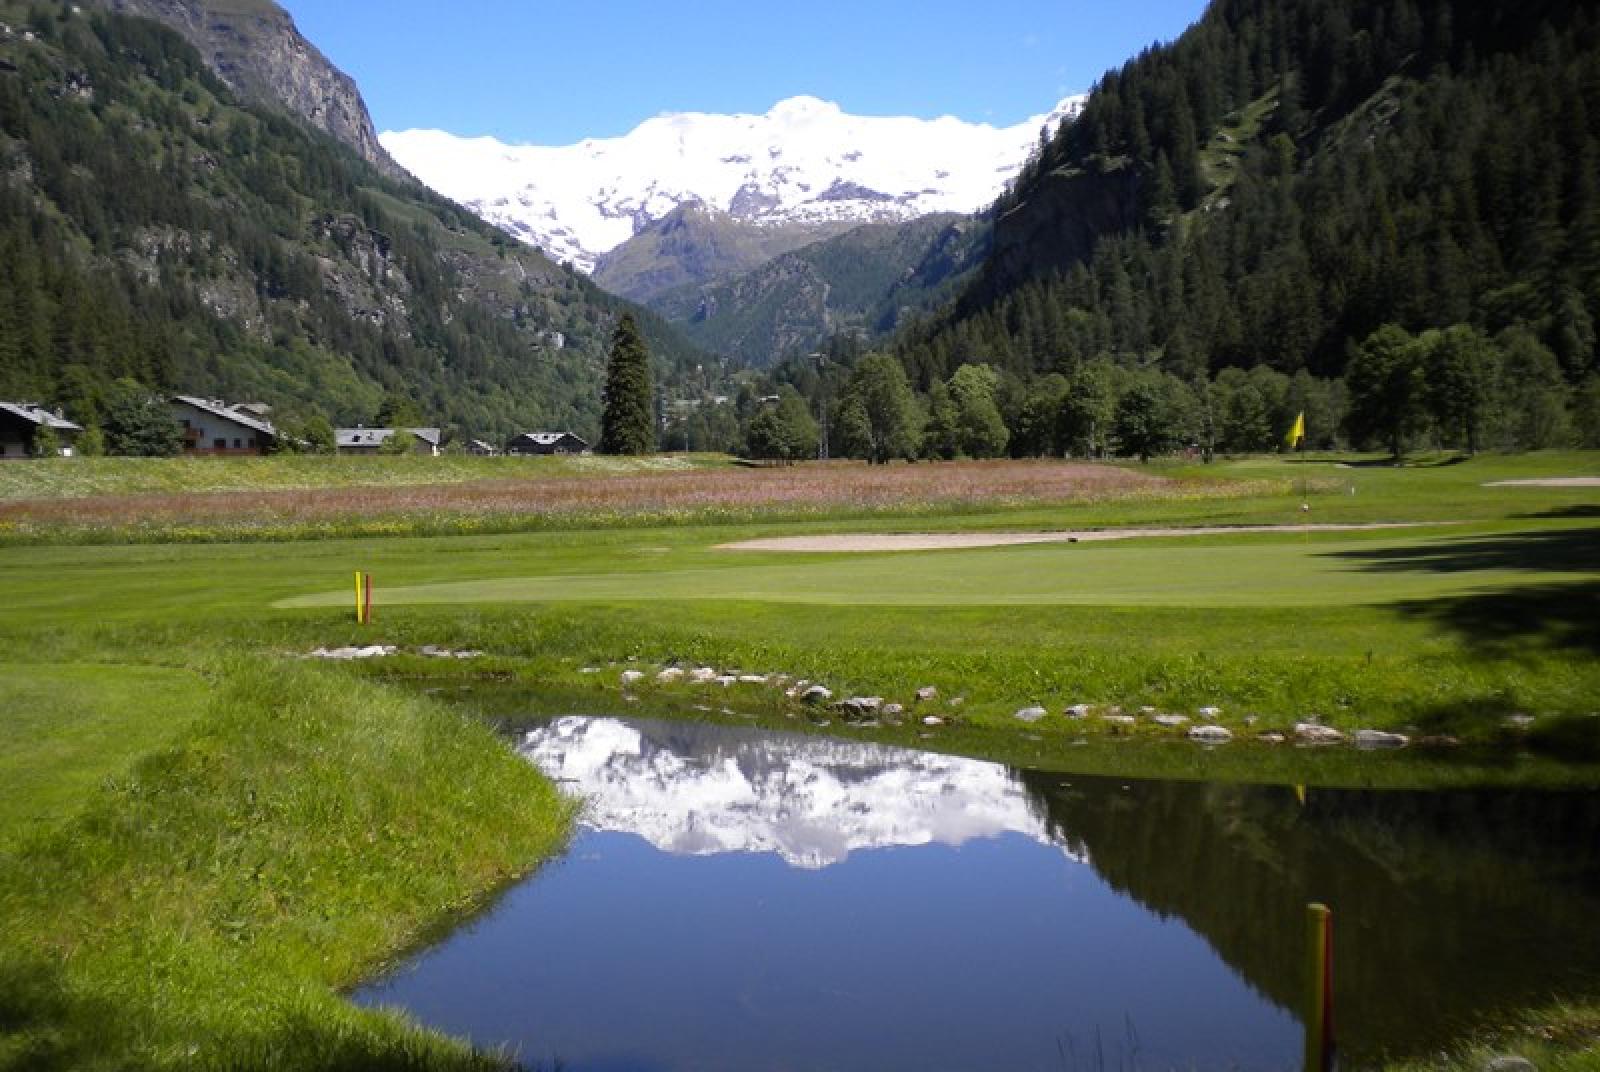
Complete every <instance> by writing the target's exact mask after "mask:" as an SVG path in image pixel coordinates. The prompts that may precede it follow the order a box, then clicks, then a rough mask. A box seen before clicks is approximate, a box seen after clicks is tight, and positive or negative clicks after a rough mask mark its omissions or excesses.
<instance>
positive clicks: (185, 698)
mask: <svg viewBox="0 0 1600 1072" xmlns="http://www.w3.org/2000/svg"><path fill="white" fill-rule="evenodd" d="M206 700H207V691H206V685H205V682H204V681H202V680H201V678H200V677H199V675H197V674H193V673H190V672H188V671H185V670H168V669H164V668H161V667H153V666H81V665H79V666H63V665H55V664H20V665H18V664H10V665H0V734H3V735H4V738H5V742H6V743H5V747H4V748H3V749H0V845H3V844H4V843H5V842H8V841H11V840H13V839H16V838H20V837H25V836H27V835H30V834H34V833H38V832H40V831H42V830H45V829H47V828H49V827H52V826H55V825H57V824H59V823H61V822H63V821H65V820H66V819H67V818H69V817H70V816H72V815H73V814H75V813H76V812H78V811H79V810H80V809H81V808H82V807H83V806H84V804H85V802H86V801H88V800H90V799H92V798H93V796H94V791H95V789H96V787H97V786H99V785H100V784H101V783H102V782H103V781H104V780H105V779H107V778H110V777H115V776H120V775H125V774H127V773H128V771H129V769H130V768H131V767H132V766H133V764H134V762H135V761H136V760H137V759H139V757H141V756H143V755H144V754H145V753H147V752H151V751H154V750H155V749H157V748H160V747H162V746H163V745H166V744H168V743H169V742H171V741H173V740H175V739H176V738H177V737H178V736H179V735H180V734H181V733H182V732H183V731H184V730H185V729H187V728H188V726H189V724H190V723H192V722H193V721H194V720H195V719H196V718H198V717H199V715H200V713H201V711H202V710H204V707H205V703H206Z"/></svg>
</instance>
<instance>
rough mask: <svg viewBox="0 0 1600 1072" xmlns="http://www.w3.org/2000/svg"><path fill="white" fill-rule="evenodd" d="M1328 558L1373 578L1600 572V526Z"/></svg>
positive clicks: (1343, 553)
mask: <svg viewBox="0 0 1600 1072" xmlns="http://www.w3.org/2000/svg"><path fill="white" fill-rule="evenodd" d="M1328 557H1331V558H1341V559H1345V560H1347V561H1350V562H1353V563H1359V564H1361V568H1362V569H1364V570H1366V571H1368V572H1373V573H1409V572H1423V573H1467V572H1471V571H1475V570H1538V571H1539V572H1541V573H1556V572H1559V573H1588V572H1596V573H1600V527H1591V528H1581V529H1562V530H1559V531H1554V532H1546V531H1539V532H1513V533H1507V534H1505V535H1502V536H1476V537H1461V538H1457V539H1445V540H1431V541H1429V542H1427V543H1421V544H1410V545H1407V546H1404V547H1372V548H1358V549H1355V550H1349V551H1330V552H1328Z"/></svg>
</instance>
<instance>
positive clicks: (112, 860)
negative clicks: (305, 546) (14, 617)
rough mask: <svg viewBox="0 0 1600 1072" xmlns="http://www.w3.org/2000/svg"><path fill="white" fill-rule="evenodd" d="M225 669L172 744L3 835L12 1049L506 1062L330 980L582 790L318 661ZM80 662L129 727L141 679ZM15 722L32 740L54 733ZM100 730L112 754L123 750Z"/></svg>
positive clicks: (74, 768)
mask: <svg viewBox="0 0 1600 1072" xmlns="http://www.w3.org/2000/svg"><path fill="white" fill-rule="evenodd" d="M216 676H217V677H218V678H219V679H220V680H221V681H222V682H223V684H222V686H221V687H220V688H219V689H218V690H217V691H216V692H215V693H214V694H213V695H211V696H210V697H209V701H208V702H207V703H206V710H205V713H204V714H203V716H201V717H200V718H199V719H198V720H196V721H195V722H193V723H192V724H191V725H190V727H189V728H188V730H187V731H185V732H183V733H181V735H180V736H179V737H178V739H177V740H176V741H175V742H174V743H173V744H172V745H171V746H170V747H167V748H164V749H157V750H155V751H153V752H151V753H149V754H148V755H147V756H146V757H145V758H144V759H143V760H141V761H140V762H139V763H138V764H137V765H136V766H135V767H134V768H133V770H132V771H131V772H130V773H127V774H125V775H122V776H119V777H115V778H112V779H110V780H108V781H106V782H104V783H103V784H102V785H101V786H100V787H99V788H98V789H97V790H95V791H92V792H88V793H84V794H82V800H81V803H80V807H79V810H78V813H77V814H76V816H75V817H74V818H73V819H71V820H70V821H68V822H67V823H65V824H62V825H59V826H57V827H56V828H54V829H51V830H49V831H47V832H44V833H42V834H37V835H36V836H23V837H21V839H20V841H18V842H15V843H13V845H12V847H11V848H10V849H9V850H8V851H7V852H6V854H5V855H0V864H3V865H4V866H3V868H0V918H4V920H5V921H6V927H5V936H4V939H3V940H0V1068H5V1069H19V1070H20V1069H29V1070H36V1069H50V1068H80V1067H107V1068H111V1067H115V1068H123V1069H127V1068H135V1069H143V1068H150V1069H161V1068H240V1067H250V1068H284V1069H313V1068H329V1069H332V1068H341V1069H348V1068H421V1067H426V1068H477V1067H492V1066H494V1065H495V1064H496V1062H495V1061H493V1060H492V1059H490V1058H488V1057H485V1056H482V1055H475V1054H473V1053H471V1052H469V1051H468V1050H466V1049H465V1048H464V1047H462V1046H461V1045H459V1044H457V1043H454V1042H450V1041H447V1040H444V1039H442V1038H439V1037H437V1036H433V1035H430V1034H427V1033H425V1032H421V1031H419V1030H416V1029H414V1028H412V1027H410V1026H408V1025H406V1024H405V1023H403V1022H402V1021H400V1020H398V1019H396V1018H393V1017H390V1016H386V1015H383V1014H377V1013H370V1012H364V1011H359V1010H356V1009H355V1008H353V1007H352V1006H349V1005H347V1004H346V1003H344V1002H343V1001H342V1000H341V999H340V998H339V996H338V990H339V989H340V988H343V987H347V986H349V985H351V984H353V983H355V982H357V981H359V980H360V979H361V978H363V977H365V976H366V975H367V974H368V973H370V972H371V971H373V970H374V969H376V968H377V967H379V966H381V964H382V963H383V962H384V958H386V957H388V956H392V955H395V954H397V953H399V952H401V951H402V950H404V949H405V948H406V947H407V946H408V945H410V944H411V943H414V942H415V941H417V940H418V939H419V938H420V937H421V936H423V935H424V934H426V933H428V931H429V929H430V928H432V927H435V926H437V925H438V923H439V921H440V919H441V918H442V917H444V916H448V915H450V914H452V913H459V912H461V911H464V910H466V909H468V908H470V907H471V906H472V905H474V904H475V903H477V901H478V899H479V898H481V897H482V895H483V893H484V891H486V890H492V889H494V888H496V887H497V886H499V885H500V884H502V883H504V882H506V881H508V880H510V879H511V878H514V877H516V876H517V875H519V874H521V873H522V872H524V871H525V870H527V869H528V868H529V867H530V866H531V864H532V863H533V862H535V861H537V860H539V859H540V858H542V856H543V855H544V854H546V853H548V852H549V851H551V849H552V848H553V847H554V846H555V845H557V844H558V843H559V842H560V841H561V839H562V838H563V837H564V835H565V832H566V820H567V816H568V813H569V806H568V805H567V804H565V803H564V802H562V801H560V800H559V799H557V797H556V795H555V791H554V789H553V788H552V787H551V786H550V785H549V784H548V783H547V782H545V781H544V780H543V779H542V778H540V777H539V776H538V775H537V774H536V773H535V772H534V771H533V770H532V769H531V768H530V767H528V765H527V764H525V763H523V762H521V761H520V760H518V759H517V758H516V757H515V756H513V755H512V754H510V752H509V751H508V750H506V749H505V748H504V747H503V746H502V745H501V744H500V743H499V741H498V740H497V739H496V738H495V737H493V735H492V734H491V733H490V732H489V731H488V730H487V729H484V728H482V727H481V726H480V725H478V724H476V723H473V722H470V721H468V720H466V719H465V718H463V717H462V716H461V715H459V714H456V713H453V712H449V711H446V710H443V709H441V708H438V707H436V706H434V705H432V704H429V703H426V702H423V701H421V700H417V699H412V698H407V697H402V696H399V695H397V694H395V693H393V692H392V691H390V690H388V689H385V688H383V687H381V686H376V685H372V684H367V683H362V682H356V681H351V680H349V679H348V678H347V677H345V676H343V675H339V674H335V673H331V672H329V671H328V670H326V669H325V668H315V667H308V666H285V665H277V664H269V663H264V662H259V661H255V660H244V661H233V662H230V663H228V664H226V665H223V666H219V667H218V668H217V674H216ZM77 684H78V685H79V688H80V693H79V699H80V700H83V701H86V702H89V703H92V704H95V706H98V707H100V708H101V709H102V710H103V711H108V712H116V713H119V714H121V715H122V718H120V719H119V721H121V722H124V723H127V724H129V725H131V726H133V727H135V728H137V727H139V725H140V723H141V716H140V715H139V714H137V713H134V712H129V711H127V710H126V709H125V707H123V709H122V710H121V711H118V710H117V709H118V708H119V706H122V705H123V699H124V697H125V693H124V692H123V690H124V689H125V688H126V687H127V684H128V682H124V681H116V680H110V679H106V678H104V677H99V678H94V677H89V678H86V677H84V676H82V675H79V676H78V678H77ZM96 687H98V688H99V689H100V690H101V691H102V692H103V694H104V695H102V696H100V697H96V696H94V695H93V691H94V689H95V688H96ZM191 691H192V692H199V693H201V694H203V690H191ZM197 699H198V697H197V696H194V695H191V696H190V697H188V698H187V702H188V703H190V704H193V703H194V702H196V700H197ZM96 701H99V702H98V703H97V702H96ZM147 710H149V709H147ZM144 720H145V721H148V720H149V716H148V715H145V716H144ZM20 731H21V733H22V736H23V743H24V745H25V746H27V745H28V744H29V743H30V742H31V743H32V744H33V745H34V746H35V752H36V754H37V753H38V751H39V749H41V748H43V747H44V746H46V745H47V744H48V743H49V742H50V741H52V740H53V739H55V738H57V737H59V736H60V734H58V733H57V730H56V727H53V726H49V725H45V724H40V723H36V724H33V725H31V726H27V725H25V726H23V727H20ZM108 737H109V740H108V739H107V738H102V740H107V744H106V747H105V752H104V754H102V755H101V756H98V757H94V758H95V759H96V760H97V761H98V764H99V765H100V766H101V767H102V768H109V767H114V766H117V765H119V764H120V763H121V762H122V761H123V760H124V759H125V757H126V747H125V744H124V742H123V741H121V740H118V739H117V738H116V737H114V736H110V735H108ZM86 765H87V763H86V762H82V761H80V762H78V763H74V764H67V765H64V766H62V767H58V768H56V769H55V773H57V774H58V775H59V778H58V780H57V784H56V785H55V786H53V787H52V791H53V792H55V793H56V794H57V795H60V794H64V793H67V792H70V791H72V789H73V788H74V785H75V783H78V782H81V778H80V777H79V773H80V772H81V771H82V769H83V768H84V767H85V766H86ZM48 773H50V772H49V770H48V769H47V770H43V771H40V772H39V774H38V777H39V778H40V779H41V780H43V779H45V777H46V775H47V774H48ZM8 819H9V822H8V826H7V828H6V832H7V833H9V834H11V835H17V834H18V833H19V832H20V833H22V834H23V835H27V834H28V833H29V831H27V830H22V831H19V830H18V825H17V824H18V817H17V816H16V815H15V814H14V813H13V814H10V815H9V816H8ZM24 819H26V817H24ZM4 843H5V842H0V844H4Z"/></svg>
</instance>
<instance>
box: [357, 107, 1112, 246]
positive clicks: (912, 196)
mask: <svg viewBox="0 0 1600 1072" xmlns="http://www.w3.org/2000/svg"><path fill="white" fill-rule="evenodd" d="M1083 100H1084V98H1083V97H1081V96H1071V97H1067V98H1064V99H1063V100H1062V101H1060V102H1059V103H1058V104H1057V105H1056V106H1055V107H1054V109H1052V110H1051V111H1049V112H1046V113H1044V114H1041V115H1037V116H1034V117H1032V118H1030V119H1028V120H1025V121H1023V122H1022V123H1018V124H1015V125H1013V126H1010V127H1003V128H996V127H992V126H989V125H988V124H974V123H967V122H965V121H963V120H960V119H956V118H954V117H951V116H944V117H941V118H938V119H933V120H921V119H912V118H906V117H879V116H855V115H850V114H848V113H846V112H844V111H843V110H842V109H841V108H840V107H839V106H838V105H837V104H834V103H832V102H829V101H823V100H820V99H818V98H816V97H804V96H802V97H792V98H789V99H787V100H784V101H780V102H778V103H777V104H775V105H774V106H773V107H772V108H771V109H770V110H769V111H768V112H766V113H765V114H763V115H750V114H737V115H715V114H710V113H703V112H680V113H669V114H665V115H661V116H656V117H654V118H652V119H647V120H645V121H644V122H643V123H640V124H639V125H638V126H637V127H635V128H634V129H633V130H632V131H630V132H629V133H627V134H625V135H623V136H621V137H618V138H609V139H597V138H591V139H586V140H585V141H582V142H578V143H576V144H575V145H570V146H536V145H525V146H518V145H508V144H505V143H503V142H501V141H499V140H497V139H494V138H487V137H480V138H462V137H457V136H455V135H452V134H449V133H446V132H443V131H427V130H409V131H385V132H383V133H382V134H381V135H380V140H381V141H382V142H383V144H384V146H385V147H386V148H388V149H389V151H390V152H391V153H392V154H394V156H395V157H396V159H397V160H399V161H400V162H401V163H402V164H403V165H405V166H406V167H407V168H409V169H410V170H411V171H412V172H413V173H414V174H416V175H417V177H418V178H420V179H422V181H423V182H425V183H427V184H428V185H429V186H431V187H432V188H433V189H435V190H437V191H438V192H440V193H442V194H444V195H445V196H447V197H450V198H452V199H453V200H456V201H458V202H459V203H461V204H463V205H465V206H467V207H468V208H471V209H472V210H473V211H475V212H477V213H478V214H479V215H480V216H482V217H483V218H485V219H487V220H489V221H490V222H493V223H495V224H497V225H499V226H501V227H503V228H504V229H506V230H507V231H508V232H510V233H512V234H514V235H516V236H517V237H519V238H521V239H522V240H523V241H525V242H528V243H530V244H533V245H536V246H539V247H540V248H542V249H544V250H545V251H546V252H547V253H549V254H550V255H551V256H552V257H554V258H556V259H558V260H565V261H570V262H571V263H573V264H574V266H576V267H577V268H579V269H580V270H583V271H590V270H593V268H594V267H595V265H596V263H597V262H598V260H599V258H600V257H601V255H603V254H605V253H608V252H611V251H613V250H615V249H616V248H617V247H619V246H621V245H622V244H623V243H624V242H626V241H628V240H629V239H631V238H633V237H634V236H636V235H638V234H640V233H641V232H643V231H645V230H646V229H647V228H648V227H649V226H650V225H651V224H652V223H654V222H656V221H659V220H661V219H663V218H664V217H666V216H667V215H668V214H669V213H670V212H672V211H673V210H674V209H676V208H678V207H679V206H681V205H683V204H686V203H690V202H697V203H699V204H701V205H703V206H706V207H708V208H710V209H714V210H717V211H720V212H723V213H726V214H727V215H728V216H730V217H732V218H733V219H735V220H738V221H741V222H743V223H750V224H756V225H759V226H773V227H777V226H788V227H811V228H814V229H815V230H816V237H819V238H820V237H827V234H826V233H825V232H826V231H827V230H828V227H829V225H837V224H839V223H855V224H859V223H892V222H903V221H905V220H909V219H913V218H916V217H918V216H923V215H927V214H929V213H931V212H950V211H955V212H973V211H976V210H979V209H981V208H983V207H984V206H986V205H988V204H989V203H990V202H992V201H993V200H994V197H995V196H996V195H997V194H998V193H999V192H1000V191H1001V189H1002V188H1003V187H1004V186H1005V184H1006V183H1007V182H1008V181H1009V180H1010V179H1011V178H1012V177H1014V176H1015V175H1016V174H1017V173H1018V172H1019V171H1020V170H1021V169H1022V168H1023V166H1024V163H1025V161H1026V159H1027V158H1028V156H1029V153H1030V151H1036V148H1037V146H1038V144H1039V143H1040V140H1041V138H1040V135H1041V132H1044V133H1048V132H1049V131H1050V130H1052V129H1053V128H1055V127H1056V126H1058V125H1059V124H1060V123H1061V122H1062V121H1064V120H1066V119H1070V118H1071V117H1073V116H1074V115H1076V114H1077V112H1078V110H1079V109H1080V108H1081V107H1082V103H1083ZM835 233H836V232H835Z"/></svg>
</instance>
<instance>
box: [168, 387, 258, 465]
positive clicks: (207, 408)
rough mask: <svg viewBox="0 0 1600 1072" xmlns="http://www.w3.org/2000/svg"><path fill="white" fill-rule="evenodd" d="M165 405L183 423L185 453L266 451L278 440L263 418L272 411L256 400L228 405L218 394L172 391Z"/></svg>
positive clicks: (243, 453)
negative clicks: (174, 392)
mask: <svg viewBox="0 0 1600 1072" xmlns="http://www.w3.org/2000/svg"><path fill="white" fill-rule="evenodd" d="M168 405H169V406H170V407H171V409H172V417H173V419H174V420H175V421H177V422H178V423H179V424H180V425H182V426H183V452H184V453H185V454H197V455H203V454H211V455H249V454H266V453H269V452H270V451H271V450H272V448H273V446H274V445H276V443H277V441H278V433H277V431H276V430H275V429H274V428H273V427H272V423H271V422H270V421H268V420H267V414H268V413H270V412H272V411H271V409H270V408H269V407H267V406H264V405H262V404H260V403H259V402H246V403H240V404H238V405H229V404H228V403H226V402H224V401H223V400H221V399H220V398H198V397H195V396H193V395H173V396H172V398H170V399H168Z"/></svg>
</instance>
